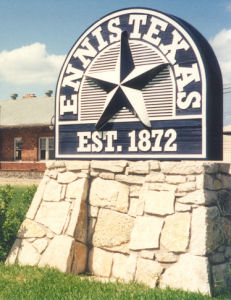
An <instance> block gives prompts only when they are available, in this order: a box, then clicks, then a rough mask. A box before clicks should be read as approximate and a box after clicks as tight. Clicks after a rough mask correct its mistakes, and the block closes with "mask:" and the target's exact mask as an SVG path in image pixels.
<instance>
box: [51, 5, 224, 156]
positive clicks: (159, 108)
mask: <svg viewBox="0 0 231 300" xmlns="http://www.w3.org/2000/svg"><path fill="white" fill-rule="evenodd" d="M222 102H223V99H222V79H221V73H220V69H219V66H218V63H217V60H216V57H215V55H214V53H213V51H212V49H211V47H210V46H209V44H208V42H207V41H206V40H205V39H204V38H203V37H202V36H201V34H200V33H198V32H197V31H196V29H194V28H193V27H192V26H191V25H189V24H187V23H186V22H184V21H182V20H181V19H179V18H177V17H174V16H170V15H166V14H163V13H161V12H159V11H155V10H150V9H143V8H131V9H124V10H120V11H116V12H113V13H112V14H110V15H107V16H105V17H104V18H102V19H101V20H99V21H97V22H96V23H95V24H93V25H92V26H91V27H90V28H89V29H87V30H86V31H85V32H84V33H83V35H82V36H81V37H80V38H79V39H78V41H77V42H76V43H75V45H74V46H73V48H72V49H71V51H70V53H69V54H68V56H67V58H66V60H65V63H64V65H63V67H62V70H61V73H60V76H59V79H58V84H57V90H56V158H62V159H71V158H72V159H105V158H108V159H216V160H219V159H221V158H222V118H223V117H222V114H223V110H222Z"/></svg>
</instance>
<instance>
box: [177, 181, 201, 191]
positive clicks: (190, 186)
mask: <svg viewBox="0 0 231 300" xmlns="http://www.w3.org/2000/svg"><path fill="white" fill-rule="evenodd" d="M195 189H196V183H195V182H185V183H180V184H179V185H178V188H177V191H178V192H180V193H181V192H192V191H195Z"/></svg>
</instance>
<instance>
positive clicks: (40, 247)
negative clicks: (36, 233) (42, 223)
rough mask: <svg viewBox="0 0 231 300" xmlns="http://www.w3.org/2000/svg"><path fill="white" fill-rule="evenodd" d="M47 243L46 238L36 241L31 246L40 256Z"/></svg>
mask: <svg viewBox="0 0 231 300" xmlns="http://www.w3.org/2000/svg"><path fill="white" fill-rule="evenodd" d="M47 245H48V241H47V239H46V238H42V239H37V240H35V241H34V242H33V246H34V247H35V248H36V249H37V250H38V252H39V253H40V254H41V253H42V252H43V251H44V250H45V249H46V247H47Z"/></svg>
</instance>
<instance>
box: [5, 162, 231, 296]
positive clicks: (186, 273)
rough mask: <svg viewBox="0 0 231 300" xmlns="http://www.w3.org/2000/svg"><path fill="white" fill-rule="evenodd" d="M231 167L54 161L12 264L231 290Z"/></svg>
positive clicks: (198, 288)
mask: <svg viewBox="0 0 231 300" xmlns="http://www.w3.org/2000/svg"><path fill="white" fill-rule="evenodd" d="M230 189H231V168H230V165H229V164H222V163H213V162H201V161H182V162H159V161H137V162H128V161H51V162H49V163H48V164H47V170H46V172H45V175H44V177H43V179H42V181H41V183H40V185H39V188H38V190H37V192H36V194H35V196H34V199H33V201H32V204H31V207H30V208H29V210H28V213H27V215H26V219H25V220H24V222H23V223H22V225H21V227H20V230H19V232H18V236H17V240H16V241H15V243H14V245H13V247H12V249H11V252H10V254H9V256H8V258H7V263H10V264H12V263H15V262H18V263H20V264H22V265H38V266H41V267H42V266H46V265H48V266H52V267H56V268H58V269H59V270H61V271H63V272H72V273H75V274H79V273H83V272H85V271H90V272H92V274H93V275H95V276H101V277H104V278H115V279H121V280H124V281H131V280H136V281H138V282H142V283H144V284H147V285H148V286H150V287H155V286H160V287H161V288H165V287H168V286H169V287H171V288H180V289H183V290H189V291H200V292H202V293H204V294H211V291H212V290H213V289H214V288H216V287H219V288H220V287H230V280H231V277H230V275H229V274H228V270H229V263H230V260H231V191H230Z"/></svg>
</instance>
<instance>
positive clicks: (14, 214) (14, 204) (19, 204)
mask: <svg viewBox="0 0 231 300" xmlns="http://www.w3.org/2000/svg"><path fill="white" fill-rule="evenodd" d="M35 191H36V186H32V187H27V188H24V189H23V190H22V193H21V197H18V199H17V201H15V196H16V189H14V188H13V187H11V186H10V185H6V186H4V187H1V188H0V261H3V260H5V259H6V256H7V254H8V252H9V250H10V248H11V247H12V245H13V243H14V241H15V239H16V235H17V232H18V229H19V227H20V224H21V223H22V221H23V219H24V218H25V214H26V211H27V209H28V207H29V205H30V202H31V200H32V198H33V196H34V193H35Z"/></svg>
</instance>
